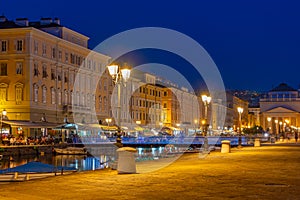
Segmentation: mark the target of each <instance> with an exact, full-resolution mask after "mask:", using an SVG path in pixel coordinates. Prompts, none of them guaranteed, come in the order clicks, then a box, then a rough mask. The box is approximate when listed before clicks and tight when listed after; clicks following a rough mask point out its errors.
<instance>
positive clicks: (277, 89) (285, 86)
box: [270, 83, 297, 92]
mask: <svg viewBox="0 0 300 200" xmlns="http://www.w3.org/2000/svg"><path fill="white" fill-rule="evenodd" d="M287 91H288V92H291V91H297V90H296V89H294V88H292V87H291V86H289V85H288V84H286V83H280V84H279V85H278V86H277V87H275V88H273V89H272V90H270V92H287Z"/></svg>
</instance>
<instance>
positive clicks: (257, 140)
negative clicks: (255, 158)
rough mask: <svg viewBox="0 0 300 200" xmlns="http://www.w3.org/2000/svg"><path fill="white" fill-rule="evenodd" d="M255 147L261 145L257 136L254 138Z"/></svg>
mask: <svg viewBox="0 0 300 200" xmlns="http://www.w3.org/2000/svg"><path fill="white" fill-rule="evenodd" d="M254 147H260V140H259V138H255V140H254Z"/></svg>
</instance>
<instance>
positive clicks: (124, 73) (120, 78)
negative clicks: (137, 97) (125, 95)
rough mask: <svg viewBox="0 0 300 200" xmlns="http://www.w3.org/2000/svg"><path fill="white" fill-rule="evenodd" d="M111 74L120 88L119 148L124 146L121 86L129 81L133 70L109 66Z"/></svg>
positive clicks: (118, 105) (118, 111) (118, 109)
mask: <svg viewBox="0 0 300 200" xmlns="http://www.w3.org/2000/svg"><path fill="white" fill-rule="evenodd" d="M107 68H108V71H109V74H110V75H111V76H112V79H113V82H114V83H115V84H116V85H117V86H118V104H117V125H118V134H117V146H122V144H121V141H122V140H121V84H124V85H125V83H126V82H127V81H128V79H129V77H130V72H131V70H130V69H128V68H124V69H120V67H119V66H118V65H109V66H107Z"/></svg>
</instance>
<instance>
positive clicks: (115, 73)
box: [105, 65, 243, 149]
mask: <svg viewBox="0 0 300 200" xmlns="http://www.w3.org/2000/svg"><path fill="white" fill-rule="evenodd" d="M107 68H108V71H109V74H110V75H111V76H112V79H113V82H114V83H115V84H116V85H118V104H117V125H118V140H117V143H120V142H121V138H120V137H121V84H124V86H125V83H126V82H127V81H128V79H129V78H130V72H131V70H130V69H129V68H128V67H125V68H123V69H121V68H120V67H119V66H118V65H109V66H107ZM201 99H202V102H203V104H204V108H205V110H204V122H203V121H202V124H203V125H204V126H203V136H204V137H205V140H204V148H207V149H208V141H207V130H208V125H209V124H208V119H207V113H208V106H209V104H210V102H211V100H212V98H211V97H210V96H207V95H202V96H201ZM238 113H239V127H240V128H239V135H240V137H239V145H240V144H241V141H240V140H241V139H240V138H241V114H242V113H243V108H241V107H238ZM105 121H106V122H107V123H108V124H109V123H111V119H109V118H107V119H106V120H105ZM195 123H196V120H195Z"/></svg>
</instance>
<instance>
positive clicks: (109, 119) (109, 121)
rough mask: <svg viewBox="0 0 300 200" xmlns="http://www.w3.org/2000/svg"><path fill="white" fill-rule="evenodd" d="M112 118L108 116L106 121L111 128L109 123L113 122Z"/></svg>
mask: <svg viewBox="0 0 300 200" xmlns="http://www.w3.org/2000/svg"><path fill="white" fill-rule="evenodd" d="M111 121H112V119H111V118H106V119H105V122H106V123H107V126H108V128H109V124H110V123H111Z"/></svg>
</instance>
